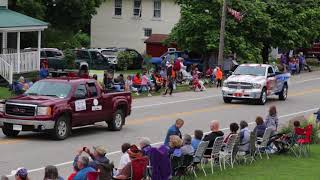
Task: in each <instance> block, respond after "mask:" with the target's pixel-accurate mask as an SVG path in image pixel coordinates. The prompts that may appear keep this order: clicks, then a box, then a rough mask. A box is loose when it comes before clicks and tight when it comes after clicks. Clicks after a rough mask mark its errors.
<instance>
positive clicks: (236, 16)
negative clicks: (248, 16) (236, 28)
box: [227, 7, 244, 22]
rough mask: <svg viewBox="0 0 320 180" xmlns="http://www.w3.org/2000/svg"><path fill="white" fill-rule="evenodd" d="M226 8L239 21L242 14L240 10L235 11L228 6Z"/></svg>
mask: <svg viewBox="0 0 320 180" xmlns="http://www.w3.org/2000/svg"><path fill="white" fill-rule="evenodd" d="M227 10H228V13H229V14H230V15H231V16H233V17H234V18H235V19H236V21H238V22H240V21H241V20H242V18H243V16H244V15H243V14H241V12H239V11H236V10H234V9H232V8H229V7H227Z"/></svg>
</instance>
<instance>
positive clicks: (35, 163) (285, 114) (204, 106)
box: [0, 72, 320, 179]
mask: <svg viewBox="0 0 320 180" xmlns="http://www.w3.org/2000/svg"><path fill="white" fill-rule="evenodd" d="M319 75H320V72H314V73H308V74H303V76H295V77H293V78H292V80H291V82H290V85H289V86H290V92H289V98H288V99H287V101H285V102H283V101H278V100H276V98H274V99H271V100H270V101H268V103H267V104H266V105H265V106H260V105H250V104H240V103H234V104H224V103H223V101H222V98H221V96H220V91H219V90H217V89H209V90H208V91H206V92H198V93H195V92H186V93H178V94H174V96H173V97H151V98H144V99H137V100H135V101H134V105H133V112H132V116H130V118H128V120H127V125H126V126H125V127H124V128H123V130H122V131H121V132H110V131H107V130H106V126H105V125H104V124H101V125H98V126H94V127H87V128H82V129H76V130H74V132H73V135H72V137H70V138H69V139H67V140H64V141H53V140H50V139H49V138H48V136H46V135H45V134H37V133H23V134H22V135H21V136H19V137H18V138H15V139H8V138H6V137H4V135H3V134H2V133H1V132H0V153H1V156H0V157H1V158H0V174H10V172H11V170H13V169H16V168H18V167H26V168H28V169H29V170H31V171H30V173H31V178H32V179H41V177H42V176H43V166H46V165H49V164H53V165H57V166H58V167H59V171H60V174H61V175H62V176H64V177H66V176H67V175H68V174H70V173H71V171H72V168H71V161H72V159H73V157H74V154H75V151H76V150H77V149H79V148H81V147H84V146H86V147H91V146H93V145H104V146H106V147H107V148H108V152H110V153H109V154H108V156H109V158H110V159H112V160H113V161H114V162H115V163H116V164H117V162H118V159H119V156H120V152H119V150H120V146H121V144H122V143H123V142H130V143H137V141H138V137H143V136H148V137H150V138H151V140H152V142H154V143H155V144H160V143H161V141H163V138H164V136H165V133H166V130H167V127H168V126H170V125H171V124H172V123H173V122H174V121H175V119H177V118H183V119H184V120H185V121H186V123H185V126H184V127H183V129H182V132H183V133H192V132H193V131H194V130H195V129H202V130H204V131H209V126H208V124H209V122H210V121H211V120H213V119H216V120H219V121H220V123H221V128H223V129H225V130H227V127H228V125H229V124H230V123H231V122H240V120H246V121H248V122H253V121H254V119H255V116H257V115H261V116H265V115H266V112H267V109H268V107H269V106H270V105H276V106H277V107H278V111H279V116H280V118H281V119H280V123H284V122H286V121H287V120H288V119H290V118H292V117H294V116H298V115H308V114H311V113H312V112H314V111H315V110H316V108H318V107H319V106H320V105H319V100H320V76H319ZM251 125H253V123H251ZM251 127H252V126H251Z"/></svg>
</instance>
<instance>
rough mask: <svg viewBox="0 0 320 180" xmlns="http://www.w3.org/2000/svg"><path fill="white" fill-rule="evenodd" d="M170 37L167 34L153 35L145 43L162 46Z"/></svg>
mask: <svg viewBox="0 0 320 180" xmlns="http://www.w3.org/2000/svg"><path fill="white" fill-rule="evenodd" d="M168 37H169V35H167V34H152V35H151V36H150V37H149V38H148V39H146V40H145V41H144V43H153V44H160V43H163V42H164V41H165V40H166V39H168Z"/></svg>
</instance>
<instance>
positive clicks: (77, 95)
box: [74, 91, 86, 99]
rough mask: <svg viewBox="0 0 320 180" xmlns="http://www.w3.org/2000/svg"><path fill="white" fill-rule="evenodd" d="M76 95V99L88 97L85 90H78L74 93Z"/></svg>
mask: <svg viewBox="0 0 320 180" xmlns="http://www.w3.org/2000/svg"><path fill="white" fill-rule="evenodd" d="M74 97H75V98H76V99H85V98H86V94H85V92H82V91H77V92H76V93H75V94H74Z"/></svg>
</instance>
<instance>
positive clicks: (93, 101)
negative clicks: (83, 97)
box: [87, 82, 106, 123]
mask: <svg viewBox="0 0 320 180" xmlns="http://www.w3.org/2000/svg"><path fill="white" fill-rule="evenodd" d="M87 86H88V91H89V98H88V114H89V118H88V120H89V121H90V123H95V122H100V121H104V120H105V118H106V117H105V115H104V113H103V112H104V109H103V105H102V104H103V97H102V96H101V94H100V91H98V89H97V85H96V83H95V82H88V83H87Z"/></svg>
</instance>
